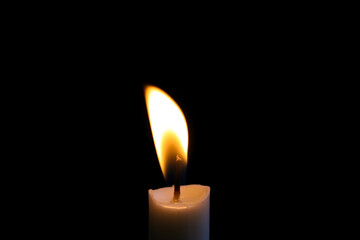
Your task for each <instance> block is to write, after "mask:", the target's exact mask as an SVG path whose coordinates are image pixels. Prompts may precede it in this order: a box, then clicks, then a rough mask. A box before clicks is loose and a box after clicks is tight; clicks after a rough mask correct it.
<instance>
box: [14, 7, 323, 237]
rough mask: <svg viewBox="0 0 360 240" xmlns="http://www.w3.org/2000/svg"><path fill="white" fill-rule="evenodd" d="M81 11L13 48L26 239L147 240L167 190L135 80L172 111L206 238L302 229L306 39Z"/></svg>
mask: <svg viewBox="0 0 360 240" xmlns="http://www.w3.org/2000/svg"><path fill="white" fill-rule="evenodd" d="M75 15H76V14H75ZM90 15H91V16H92V17H91V18H90V17H89V18H81V19H77V20H76V21H69V22H68V23H65V22H64V21H62V20H61V19H64V17H63V18H59V19H60V20H59V19H58V20H59V21H56V20H55V21H51V22H48V23H47V24H48V25H42V27H40V28H36V27H35V26H37V25H36V24H33V25H31V24H30V25H31V26H30V27H31V29H32V30H31V31H30V32H28V33H24V36H25V37H26V38H27V39H29V41H28V42H27V43H28V46H27V47H25V48H23V49H22V50H20V51H22V54H24V56H25V57H24V58H22V60H23V61H25V62H31V65H30V64H29V67H26V68H24V69H21V72H22V73H24V74H25V75H26V76H28V77H29V78H30V79H34V80H32V81H29V82H26V83H21V84H20V83H19V84H18V86H17V89H19V90H18V91H19V92H24V93H25V92H26V95H24V96H25V100H24V101H21V102H20V103H19V106H21V109H19V112H20V115H21V116H20V117H19V118H18V119H17V121H18V122H16V124H18V127H19V129H20V130H19V131H20V132H21V136H23V137H22V138H20V141H22V142H23V143H31V144H29V145H28V146H29V147H28V148H26V149H24V150H23V153H24V154H26V155H27V156H29V158H31V159H34V160H33V161H28V162H26V163H25V164H24V165H21V166H24V167H22V170H23V171H24V172H26V174H27V175H26V176H28V175H30V176H29V177H28V180H29V181H23V182H22V183H21V185H24V186H25V187H24V189H28V190H29V191H28V192H25V193H24V196H23V197H24V198H26V199H29V200H32V201H29V203H28V204H26V205H27V206H25V208H24V211H29V214H28V216H29V219H31V216H33V215H35V216H37V218H36V220H32V221H33V222H34V221H35V225H36V227H34V228H32V229H31V230H29V231H37V230H39V229H46V231H44V232H43V231H40V232H42V233H41V234H44V235H45V236H47V237H52V236H69V235H71V236H79V237H80V236H81V237H84V236H92V237H100V238H103V239H106V238H110V237H111V238H114V239H115V238H120V239H122V237H123V236H124V235H126V236H129V235H130V236H132V237H131V239H146V238H147V231H148V199H147V198H148V195H147V194H148V193H147V191H148V189H150V188H152V189H154V188H160V187H164V186H167V184H166V182H165V181H164V179H163V177H162V173H161V170H160V167H159V164H158V160H157V157H156V153H155V148H154V144H153V140H152V135H151V130H150V125H149V121H148V116H147V112H146V106H145V100H144V86H145V85H146V84H153V85H155V86H157V87H160V88H161V89H163V90H164V91H166V92H167V93H168V94H169V95H170V96H172V97H173V99H174V100H175V101H176V102H177V103H178V104H179V106H180V107H181V109H182V110H183V112H184V114H185V117H186V119H187V123H188V127H189V158H188V172H187V184H203V185H208V186H210V187H211V207H210V209H211V210H210V214H211V219H210V225H211V226H210V228H211V239H232V238H233V236H241V237H243V238H247V239H249V238H255V237H260V236H274V237H284V238H288V237H293V236H301V235H303V234H304V233H305V232H306V231H307V230H308V229H312V228H313V226H314V225H313V222H311V221H310V223H309V220H307V221H303V218H304V217H306V216H307V214H308V211H309V206H310V202H312V205H313V204H314V202H313V200H314V199H313V197H312V194H311V193H312V192H315V191H317V189H318V186H313V185H312V183H310V182H311V181H310V180H311V179H314V177H313V173H314V171H316V168H317V164H315V163H313V162H312V160H313V158H315V157H316V156H314V155H313V154H311V153H310V152H311V150H312V149H313V148H314V147H315V146H316V144H317V138H318V135H317V134H318V133H317V131H315V132H314V131H313V132H312V134H311V138H310V134H309V132H310V130H313V129H314V127H316V126H317V125H318V124H320V122H317V120H316V114H317V111H321V108H320V105H316V104H315V105H313V103H310V100H313V99H314V93H316V92H317V90H318V86H317V85H315V84H314V83H313V82H312V81H311V78H310V80H308V78H307V77H308V76H310V72H311V69H312V68H313V66H314V65H312V64H311V61H310V59H309V56H308V52H307V50H308V48H307V46H308V45H307V44H308V43H307V39H301V38H300V39H299V36H298V35H297V34H296V32H293V31H291V29H293V28H296V26H297V23H296V21H294V22H289V23H287V24H282V25H281V26H280V25H279V22H280V21H281V19H276V18H274V19H272V20H273V21H271V22H269V21H267V20H268V18H266V17H264V18H261V19H260V18H257V17H251V16H248V17H237V16H238V14H237V13H233V14H230V15H227V14H221V15H216V14H215V15H213V14H210V15H212V16H213V17H214V16H215V17H214V18H202V17H199V18H196V17H195V18H193V20H194V21H190V20H189V21H182V20H184V18H181V19H180V20H178V21H172V22H168V21H165V20H164V18H161V17H159V18H156V17H155V16H153V17H154V18H151V19H152V21H148V20H149V19H148V18H142V19H139V18H137V17H136V16H133V18H130V22H131V24H129V22H128V21H127V20H129V17H127V18H125V17H121V16H119V14H102V15H101V17H99V18H96V17H94V15H93V14H90ZM169 15H171V14H169ZM192 15H193V16H197V15H196V14H192ZM250 15H251V14H250ZM42 20H43V19H39V22H43V21H42ZM220 20H221V21H220ZM74 22H75V23H76V24H74ZM24 24H26V23H24ZM64 26H65V27H64ZM44 32H45V33H46V34H44ZM39 36H42V37H39ZM315 58H316V56H315ZM29 89H31V91H29ZM14 101H17V100H16V99H14ZM317 104H319V103H317ZM29 169H31V171H30V170H29ZM33 180H34V181H33ZM305 192H306V194H305ZM309 193H310V194H309ZM30 202H31V203H30ZM315 204H316V203H315ZM316 218H317V216H316V213H315V215H314V213H312V219H316ZM313 221H316V220H313Z"/></svg>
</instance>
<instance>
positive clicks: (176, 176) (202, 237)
mask: <svg viewBox="0 0 360 240" xmlns="http://www.w3.org/2000/svg"><path fill="white" fill-rule="evenodd" d="M145 100H146V106H147V111H148V115H149V120H150V126H151V131H152V135H153V140H154V144H155V149H156V153H157V157H158V160H159V164H160V168H161V170H162V172H163V175H164V177H165V180H166V181H167V182H168V183H173V184H174V185H173V186H172V187H164V188H160V189H156V190H152V189H150V190H149V239H151V240H162V239H164V240H165V239H166V240H208V239H209V218H210V213H209V208H210V187H208V186H202V185H197V184H193V185H181V183H182V182H183V181H184V176H185V168H186V164H187V155H188V141H189V136H188V128H187V123H186V119H185V116H184V114H183V112H182V111H181V109H180V107H179V106H178V105H177V103H176V102H175V101H174V100H173V99H172V98H171V97H170V96H169V95H168V94H167V93H165V92H164V91H162V90H161V89H159V88H157V87H154V86H147V87H146V88H145Z"/></svg>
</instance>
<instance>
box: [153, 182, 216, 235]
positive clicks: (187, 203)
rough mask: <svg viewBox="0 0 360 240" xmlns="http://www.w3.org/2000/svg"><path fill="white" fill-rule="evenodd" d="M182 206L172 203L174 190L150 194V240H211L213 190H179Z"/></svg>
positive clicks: (204, 188) (203, 188) (193, 188)
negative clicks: (211, 195)
mask: <svg viewBox="0 0 360 240" xmlns="http://www.w3.org/2000/svg"><path fill="white" fill-rule="evenodd" d="M180 191H181V194H180V199H179V202H176V203H175V202H173V196H174V187H166V188H160V189H156V190H152V189H150V190H149V239H150V240H209V234H210V233H209V232H210V227H209V223H210V222H209V221H210V212H209V211H210V187H208V186H202V185H195V184H194V185H185V186H181V187H180Z"/></svg>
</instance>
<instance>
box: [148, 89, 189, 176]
mask: <svg viewBox="0 0 360 240" xmlns="http://www.w3.org/2000/svg"><path fill="white" fill-rule="evenodd" d="M145 101H146V107H147V111H148V115H149V120H150V126H151V131H152V135H153V139H154V144H155V149H156V153H157V157H158V160H159V163H160V167H161V170H162V172H163V175H164V176H166V169H167V165H168V164H170V162H171V161H176V156H177V155H178V157H180V158H181V159H183V160H184V161H185V163H187V154H188V143H189V134H188V128H187V123H186V119H185V116H184V114H183V112H182V111H181V109H180V107H179V106H178V104H177V103H176V102H175V101H174V100H173V99H172V98H171V97H170V96H169V95H168V94H167V93H166V92H164V91H163V90H161V89H160V88H157V87H154V86H146V87H145Z"/></svg>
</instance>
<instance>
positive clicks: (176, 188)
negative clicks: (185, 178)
mask: <svg viewBox="0 0 360 240" xmlns="http://www.w3.org/2000/svg"><path fill="white" fill-rule="evenodd" d="M183 162H184V161H183V160H182V159H181V158H180V157H179V155H176V163H175V164H176V165H175V184H174V198H173V201H174V202H178V201H179V198H180V180H181V169H182V164H183Z"/></svg>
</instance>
